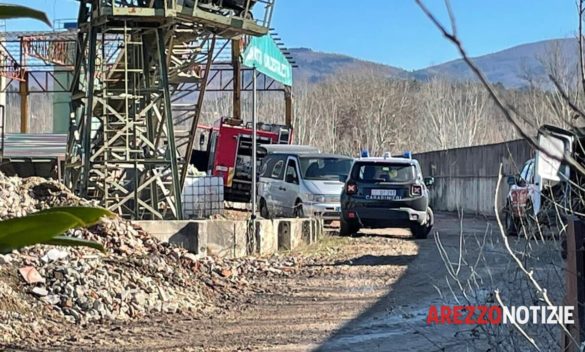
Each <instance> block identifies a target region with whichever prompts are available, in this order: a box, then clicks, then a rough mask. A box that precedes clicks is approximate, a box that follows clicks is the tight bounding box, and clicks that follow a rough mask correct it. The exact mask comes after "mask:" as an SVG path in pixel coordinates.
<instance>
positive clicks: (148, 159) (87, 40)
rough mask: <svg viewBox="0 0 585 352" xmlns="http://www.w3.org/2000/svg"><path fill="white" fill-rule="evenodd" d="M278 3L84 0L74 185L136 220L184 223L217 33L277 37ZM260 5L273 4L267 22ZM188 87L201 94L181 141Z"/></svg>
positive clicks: (72, 153)
mask: <svg viewBox="0 0 585 352" xmlns="http://www.w3.org/2000/svg"><path fill="white" fill-rule="evenodd" d="M274 1H275V0H258V1H252V0H248V1H246V2H244V1H240V2H239V3H243V4H244V6H245V8H242V9H240V10H239V11H235V10H237V8H236V9H235V10H234V9H229V8H225V7H223V3H222V1H221V0H219V1H218V0H207V1H203V0H199V1H195V2H194V3H190V4H189V3H187V1H185V3H178V2H177V1H176V0H165V1H162V0H152V1H140V0H137V1H125V0H82V1H81V2H80V11H79V18H78V25H79V32H78V35H77V51H76V60H75V69H74V74H73V85H72V87H73V90H72V104H71V106H72V111H73V112H74V113H72V115H71V121H70V126H71V130H70V133H69V139H68V145H67V160H66V169H65V181H66V183H67V184H68V186H70V187H71V188H73V189H74V190H76V191H77V193H78V194H80V195H81V196H83V197H86V198H88V199H95V200H97V201H99V202H100V203H101V205H102V206H104V207H106V208H108V209H110V210H112V211H114V212H117V213H118V214H120V215H122V216H125V217H128V218H133V219H180V218H181V217H182V209H181V196H180V195H181V188H182V182H183V180H184V179H185V176H186V174H187V167H188V165H189V163H188V161H189V158H188V155H189V153H190V151H191V150H192V149H193V138H194V136H195V130H196V128H197V116H198V113H199V112H200V109H201V104H202V101H203V97H204V94H205V89H206V85H207V81H208V79H207V78H208V75H209V72H210V69H211V63H212V61H213V53H214V51H215V41H216V38H217V37H219V36H221V37H223V38H234V37H237V36H240V35H242V34H248V35H263V34H265V33H267V32H268V27H269V22H270V18H271V13H272V8H273V5H274ZM232 3H238V2H237V1H236V2H233V1H232ZM254 3H256V4H255V6H256V8H258V6H259V5H261V7H262V8H263V9H264V10H265V14H264V16H260V18H262V20H261V21H256V20H253V19H252V18H251V17H252V16H251V12H250V10H251V5H252V4H254ZM188 5H191V6H188ZM256 8H255V9H256ZM239 16H243V17H239ZM185 85H190V86H192V87H196V88H195V89H197V91H198V92H199V97H198V101H197V104H196V105H195V107H194V110H193V114H192V116H193V117H192V118H191V121H190V122H191V127H190V128H189V129H188V133H187V134H185V135H183V136H180V138H179V137H178V136H175V128H176V126H175V125H176V124H177V121H175V120H174V119H173V106H172V100H173V99H172V95H173V94H174V93H175V92H176V91H177V90H179V89H181V87H184V86H185Z"/></svg>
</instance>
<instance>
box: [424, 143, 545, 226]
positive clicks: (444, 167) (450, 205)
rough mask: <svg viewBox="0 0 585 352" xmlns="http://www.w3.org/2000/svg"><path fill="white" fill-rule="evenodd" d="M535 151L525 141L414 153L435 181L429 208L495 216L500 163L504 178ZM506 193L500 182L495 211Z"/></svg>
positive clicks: (500, 205) (514, 171)
mask: <svg viewBox="0 0 585 352" xmlns="http://www.w3.org/2000/svg"><path fill="white" fill-rule="evenodd" d="M533 155H534V152H533V150H532V148H531V146H530V145H529V144H528V142H526V141H525V140H516V141H511V142H506V143H499V144H490V145H482V146H475V147H467V148H457V149H448V150H439V151H434V152H427V153H421V154H417V155H415V156H414V157H415V158H416V159H418V161H419V163H420V165H421V167H422V170H423V174H424V175H425V176H433V177H434V178H435V186H434V187H433V189H432V191H431V194H432V199H431V207H433V209H434V210H437V211H458V210H461V209H462V210H463V211H464V212H466V213H471V214H481V215H494V197H495V192H496V185H497V181H498V171H499V168H500V164H503V172H504V174H505V175H513V174H518V173H519V172H520V171H521V170H520V169H521V168H522V165H523V164H524V162H525V161H526V160H528V159H530V158H532V157H533ZM507 191H508V185H507V184H506V180H505V179H503V180H502V186H501V188H500V193H499V199H498V209H501V208H502V207H503V206H504V201H505V196H506V193H507Z"/></svg>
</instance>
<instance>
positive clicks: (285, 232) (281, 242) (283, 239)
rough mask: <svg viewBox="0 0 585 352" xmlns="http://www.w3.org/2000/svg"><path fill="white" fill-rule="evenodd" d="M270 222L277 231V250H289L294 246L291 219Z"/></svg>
mask: <svg viewBox="0 0 585 352" xmlns="http://www.w3.org/2000/svg"><path fill="white" fill-rule="evenodd" d="M272 224H273V227H274V229H275V230H276V231H277V236H278V237H277V238H278V250H279V251H290V250H291V249H293V248H295V244H294V243H293V236H292V233H291V220H289V219H279V220H272Z"/></svg>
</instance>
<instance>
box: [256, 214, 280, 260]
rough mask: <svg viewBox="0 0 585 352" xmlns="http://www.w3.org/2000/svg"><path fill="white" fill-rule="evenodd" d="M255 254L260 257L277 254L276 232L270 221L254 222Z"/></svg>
mask: <svg viewBox="0 0 585 352" xmlns="http://www.w3.org/2000/svg"><path fill="white" fill-rule="evenodd" d="M256 252H257V253H258V254H260V255H269V254H274V253H276V252H278V232H277V231H276V229H275V228H274V225H273V223H272V221H271V220H256Z"/></svg>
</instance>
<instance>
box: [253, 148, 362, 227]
mask: <svg viewBox="0 0 585 352" xmlns="http://www.w3.org/2000/svg"><path fill="white" fill-rule="evenodd" d="M290 147H291V150H292V151H286V149H285V148H281V149H279V150H278V151H271V152H268V155H267V156H266V157H265V158H264V160H263V162H262V166H261V168H260V172H259V175H260V178H259V182H258V206H259V211H260V215H261V216H262V217H263V218H266V219H270V218H274V217H305V216H312V217H320V218H323V219H324V220H339V218H340V211H341V207H340V196H341V191H342V188H343V184H344V182H345V180H346V179H347V176H348V174H349V170H350V169H351V165H352V164H353V158H350V157H347V156H343V155H334V154H322V153H318V152H314V151H312V150H310V148H299V147H298V146H297V147H296V149H295V148H294V146H290Z"/></svg>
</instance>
